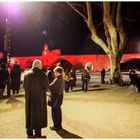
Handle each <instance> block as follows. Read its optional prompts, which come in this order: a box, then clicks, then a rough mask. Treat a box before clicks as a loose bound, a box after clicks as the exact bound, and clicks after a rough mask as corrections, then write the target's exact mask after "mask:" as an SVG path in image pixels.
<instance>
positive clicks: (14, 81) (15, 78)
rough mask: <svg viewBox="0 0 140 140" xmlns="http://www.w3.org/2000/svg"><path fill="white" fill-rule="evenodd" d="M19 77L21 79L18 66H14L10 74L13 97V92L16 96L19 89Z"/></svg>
mask: <svg viewBox="0 0 140 140" xmlns="http://www.w3.org/2000/svg"><path fill="white" fill-rule="evenodd" d="M20 77H21V69H20V65H18V64H15V65H14V67H13V69H12V70H11V73H10V78H11V89H12V90H13V95H15V92H16V93H17V94H18V93H19V89H20Z"/></svg>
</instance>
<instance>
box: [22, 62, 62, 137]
mask: <svg viewBox="0 0 140 140" xmlns="http://www.w3.org/2000/svg"><path fill="white" fill-rule="evenodd" d="M53 72H54V75H55V79H54V80H53V82H52V83H50V84H49V82H48V78H47V76H46V74H45V73H44V71H42V62H41V61H40V60H35V61H34V62H33V64H32V69H31V70H29V71H28V72H27V73H26V74H25V77H24V84H23V87H24V90H25V115H26V129H27V136H28V138H46V136H42V135H41V129H42V128H44V127H47V102H46V92H47V91H48V90H50V91H51V96H52V99H56V98H57V103H56V104H55V106H52V107H51V109H52V110H51V112H52V120H53V124H54V125H53V126H52V127H50V129H51V130H60V129H62V125H61V124H62V111H61V105H62V102H63V91H64V80H63V72H64V70H63V68H61V67H59V66H57V67H56V68H54V70H53Z"/></svg>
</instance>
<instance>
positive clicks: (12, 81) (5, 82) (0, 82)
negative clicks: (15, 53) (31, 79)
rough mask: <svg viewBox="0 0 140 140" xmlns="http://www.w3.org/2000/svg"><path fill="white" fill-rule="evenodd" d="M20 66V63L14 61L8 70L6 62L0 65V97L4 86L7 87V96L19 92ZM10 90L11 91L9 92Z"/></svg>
mask: <svg viewBox="0 0 140 140" xmlns="http://www.w3.org/2000/svg"><path fill="white" fill-rule="evenodd" d="M20 77H21V68H20V65H19V64H17V63H15V64H14V66H13V68H12V69H11V70H10V69H8V68H7V65H6V63H2V64H1V66H0V99H1V98H3V94H4V91H5V88H6V87H7V96H8V97H10V96H11V95H12V96H15V94H18V93H19V89H20ZM11 91H12V93H11Z"/></svg>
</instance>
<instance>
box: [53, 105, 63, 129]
mask: <svg viewBox="0 0 140 140" xmlns="http://www.w3.org/2000/svg"><path fill="white" fill-rule="evenodd" d="M52 120H53V124H54V127H55V128H61V127H62V125H61V123H62V111H61V107H60V106H58V107H52Z"/></svg>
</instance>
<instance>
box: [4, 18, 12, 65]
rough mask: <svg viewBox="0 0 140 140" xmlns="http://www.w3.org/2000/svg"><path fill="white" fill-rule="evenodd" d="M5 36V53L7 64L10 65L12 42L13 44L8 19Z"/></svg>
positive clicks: (7, 20)
mask: <svg viewBox="0 0 140 140" xmlns="http://www.w3.org/2000/svg"><path fill="white" fill-rule="evenodd" d="M5 26H6V28H5V34H4V51H6V52H7V62H8V64H10V47H11V46H10V42H11V34H10V21H9V19H8V18H6V23H5Z"/></svg>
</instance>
